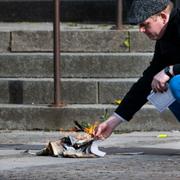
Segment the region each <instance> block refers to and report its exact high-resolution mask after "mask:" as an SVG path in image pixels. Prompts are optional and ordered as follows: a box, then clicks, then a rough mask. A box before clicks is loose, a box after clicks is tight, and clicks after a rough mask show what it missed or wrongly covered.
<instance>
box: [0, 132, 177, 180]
mask: <svg viewBox="0 0 180 180" xmlns="http://www.w3.org/2000/svg"><path fill="white" fill-rule="evenodd" d="M160 134H166V135H167V137H166V138H159V137H158V135H160ZM64 135H68V134H67V133H62V132H43V131H0V180H9V179H14V180H15V179H17V180H19V179H20V180H21V179H22V180H26V179H27V180H32V179H33V180H35V179H38V180H39V179H93V180H94V179H95V178H98V179H122V180H131V179H132V180H136V179H137V180H141V179H143V180H144V179H147V180H156V179H157V180H161V179H163V180H170V179H171V180H177V179H179V178H180V167H179V163H180V132H179V131H168V132H132V133H126V134H113V135H112V136H111V137H110V138H108V139H107V140H105V141H103V142H101V144H100V147H101V149H102V150H104V151H106V152H107V155H106V156H105V157H104V158H76V159H73V158H55V157H37V156H33V155H29V154H24V153H23V152H24V150H26V149H32V152H33V151H36V150H37V149H41V148H42V147H43V146H44V145H45V144H47V142H48V141H52V140H57V139H59V138H61V137H62V136H64ZM140 152H141V153H140ZM134 153H135V154H134ZM136 153H137V154H136ZM139 153H140V154H139Z"/></svg>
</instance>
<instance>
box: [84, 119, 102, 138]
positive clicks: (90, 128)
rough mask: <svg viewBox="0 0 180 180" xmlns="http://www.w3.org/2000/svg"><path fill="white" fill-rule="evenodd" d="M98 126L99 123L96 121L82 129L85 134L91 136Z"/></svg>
mask: <svg viewBox="0 0 180 180" xmlns="http://www.w3.org/2000/svg"><path fill="white" fill-rule="evenodd" d="M98 125H99V122H98V121H96V122H95V123H93V124H90V125H89V126H88V127H86V128H84V132H86V133H87V134H89V135H91V136H92V135H93V132H94V131H95V129H96V127H97V126H98Z"/></svg>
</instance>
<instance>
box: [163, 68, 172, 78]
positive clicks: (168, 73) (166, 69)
mask: <svg viewBox="0 0 180 180" xmlns="http://www.w3.org/2000/svg"><path fill="white" fill-rule="evenodd" d="M169 70H170V67H169V66H167V67H165V68H164V72H165V74H166V75H168V76H169V78H172V77H173V75H172V74H171V73H170V72H169Z"/></svg>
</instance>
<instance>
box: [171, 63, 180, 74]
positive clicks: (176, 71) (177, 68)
mask: <svg viewBox="0 0 180 180" xmlns="http://www.w3.org/2000/svg"><path fill="white" fill-rule="evenodd" d="M173 72H174V74H175V75H178V74H180V64H175V65H174V66H173Z"/></svg>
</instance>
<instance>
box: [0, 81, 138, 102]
mask: <svg viewBox="0 0 180 180" xmlns="http://www.w3.org/2000/svg"><path fill="white" fill-rule="evenodd" d="M135 81H136V79H98V78H96V79H89V78H87V79H77V78H63V79H62V81H61V85H62V87H61V96H62V98H61V99H62V101H63V102H64V103H65V104H112V103H114V101H115V99H119V98H120V99H122V98H123V97H124V95H125V94H126V92H127V91H128V90H129V88H130V87H131V86H132V84H133V83H134V82H135ZM0 89H1V91H0V103H1V104H2V103H10V104H50V103H52V102H53V89H54V83H53V79H50V78H41V79H40V78H36V79H32V78H29V79H27V78H26V79H25V78H0Z"/></svg>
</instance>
